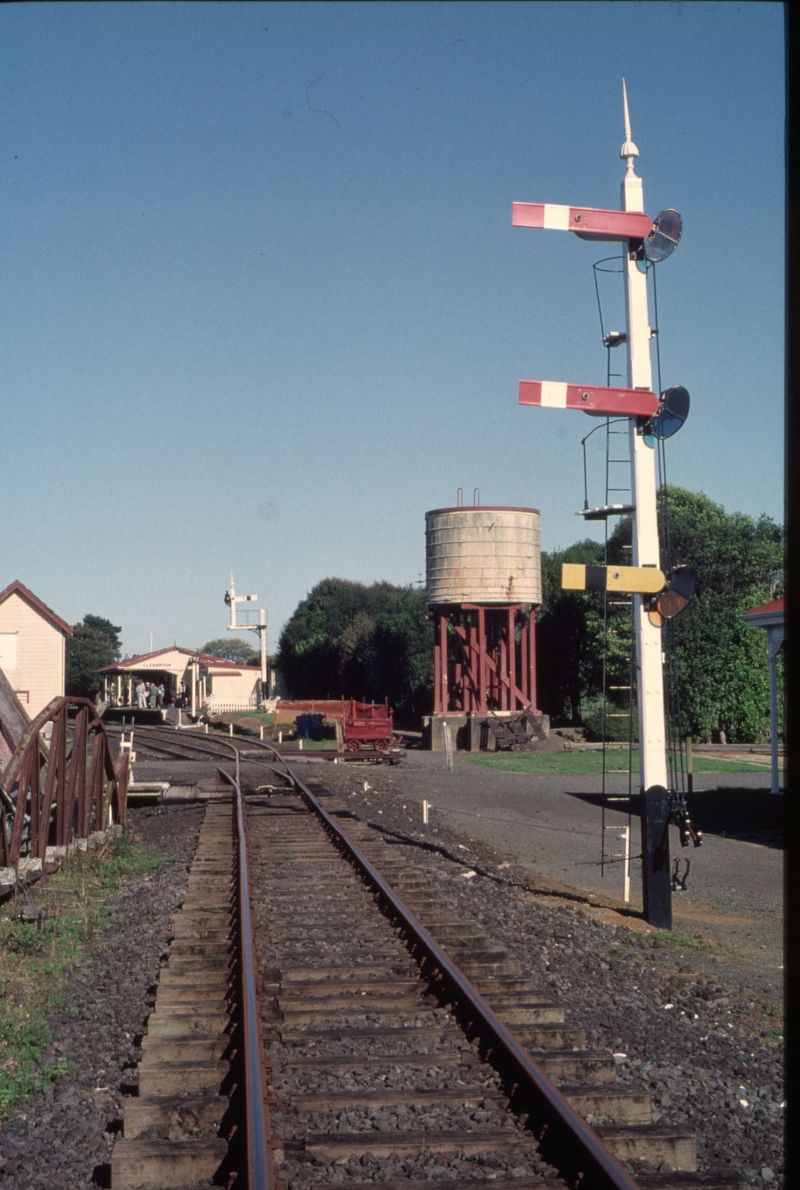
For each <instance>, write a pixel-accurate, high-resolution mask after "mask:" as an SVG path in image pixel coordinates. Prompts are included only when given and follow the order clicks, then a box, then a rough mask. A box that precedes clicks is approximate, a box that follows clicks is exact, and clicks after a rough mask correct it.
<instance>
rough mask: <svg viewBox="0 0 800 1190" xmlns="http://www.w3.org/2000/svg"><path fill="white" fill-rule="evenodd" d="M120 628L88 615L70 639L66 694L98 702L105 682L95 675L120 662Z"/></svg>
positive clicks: (68, 642) (67, 648) (76, 626)
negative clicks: (98, 695)
mask: <svg viewBox="0 0 800 1190" xmlns="http://www.w3.org/2000/svg"><path fill="white" fill-rule="evenodd" d="M121 631H122V629H121V628H120V627H118V626H117V625H114V624H112V623H111V621H110V620H104V619H103V617H102V616H93V615H86V616H84V617H83V622H82V623H81V624H75V625H74V626H73V629H72V636H71V637H69V638H68V639H67V646H66V675H65V683H64V685H65V690H66V693H67V694H70V695H72V696H73V697H79V698H94V697H95V695H96V694H97V693H98V692H99V690H100V688H101V686H102V679H101V678H99V677H97V676H96V674H95V673H94V671H95V670H96V669H102V668H103V667H104V666H106V665H113V664H114V662H115V661H118V660H119V656H120V652H121V642H120V638H119V634H120V632H121Z"/></svg>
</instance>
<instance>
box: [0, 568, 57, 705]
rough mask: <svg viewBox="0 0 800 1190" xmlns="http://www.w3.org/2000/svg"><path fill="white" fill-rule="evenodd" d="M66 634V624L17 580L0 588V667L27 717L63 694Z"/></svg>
mask: <svg viewBox="0 0 800 1190" xmlns="http://www.w3.org/2000/svg"><path fill="white" fill-rule="evenodd" d="M68 636H72V629H71V628H70V626H69V624H67V623H66V621H64V620H62V619H61V617H60V616H57V615H56V613H55V612H54V611H52V610H51V609H50V608H49V607H48V606H47V604H45V603H42V601H41V599H39V597H38V596H37V595H34V593H33V591H29V590H28V588H27V587H26V586H25V585H24V584H23V583H21V582H19V580H15V581H14V582H13V583H11V584H10V585H9V586H7V587H6V588H5V590H4V591H0V669H2V670H3V673H4V674H5V675H6V677H7V678H8V681H9V684H10V686H11V688H12V689H13V691H14V693H15V694H16V696H17V698H18V699H19V700H20V702H21V703H22V705H23V706H24V707H25V710H26V711H27V712H28V714H29V715H30V717H31V718H33V717H34V716H35V715H38V713H39V711H41V710H42V708H43V707H46V706H47V704H48V703H49V702H50V700H51V699H53V698H63V696H64V676H65V668H66V642H67V637H68Z"/></svg>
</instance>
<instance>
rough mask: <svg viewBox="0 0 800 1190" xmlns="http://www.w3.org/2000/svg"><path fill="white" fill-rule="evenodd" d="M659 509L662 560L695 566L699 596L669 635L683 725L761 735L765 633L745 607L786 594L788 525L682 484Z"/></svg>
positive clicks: (698, 731) (743, 738)
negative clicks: (747, 618)
mask: <svg viewBox="0 0 800 1190" xmlns="http://www.w3.org/2000/svg"><path fill="white" fill-rule="evenodd" d="M665 513H666V514H667V515H666V517H665ZM660 515H661V521H662V525H663V526H664V528H665V534H664V536H665V537H666V535H667V534H666V529H667V528H668V537H669V542H668V544H667V542H666V541H665V548H664V549H663V551H662V554H663V565H664V566H665V567H666V568H669V566H680V565H691V566H693V567H694V568H695V570H696V571H697V589H696V592H695V596H694V598H693V600H692V602H691V603H690V604H689V607H688V608H687V609H686V611H684V612H683V613H682V614H681V615H680V616H678V617H677V618H676V619H675V620H674V621H673V623H672V626H671V627H669V628H668V629H667V634H666V640H667V641H669V638H670V635H673V634H674V647H675V654H676V661H677V669H678V680H679V692H680V700H681V717H682V721H683V730H684V731H685V732H686V733H689V732H691V734H692V735H693V736H694V737H696V738H698V739H704V740H708V739H710V738H711V736H712V734H713V733H714V732H716V731H724V732H725V733H726V736H727V738H728V740H729V741H730V742H733V743H744V742H753V741H756V742H757V741H759V740H761V739H762V738H763V737H764V735H765V733H766V732H767V731H768V729H769V670H768V663H767V640H766V633H764V632H759V631H757V630H755V629H753V628H751V627H749V626H748V625H747V624H746V623H745V622H744V621H743V620H742V619H741V614H742V612H745V611H747V610H748V609H750V608H752V607H758V606H759V605H761V604H762V603H768V602H770V601H771V600H773V599H777V598H779V597H780V596H781V595H782V594H783V567H784V548H785V536H784V530H783V528H782V527H781V526H780V525H777V524H776V523H775V522H774V521H773V520H772V519H771V518H770V517H767V516H760V517H758V518H755V519H754V518H753V517H750V516H747V515H745V514H744V513H741V512H734V513H726V512H725V509H724V508H723V507H722V506H721V505H719V504H715V503H714V502H713V501H712V500H710V499H709V497H708V496H706V495H705V494H704V493H703V492H689V491H687V490H686V489H684V488H670V489H669V495H668V499H667V501H666V503H665V502H664V500H663V499H662V501H661V509H660ZM624 532H625V528H624V526H620V528H619V530H618V533H624ZM627 532H628V535H630V527H629V526H628V529H627Z"/></svg>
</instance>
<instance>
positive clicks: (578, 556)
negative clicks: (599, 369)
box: [66, 487, 785, 742]
mask: <svg viewBox="0 0 800 1190" xmlns="http://www.w3.org/2000/svg"><path fill="white" fill-rule="evenodd" d="M660 504H661V506H660V520H661V524H662V528H663V530H664V533H663V536H664V541H663V543H662V569H664V570H667V571H668V570H669V568H670V566H681V565H690V566H693V567H694V568H695V570H696V571H697V588H696V592H695V595H694V598H693V599H692V601H691V603H690V604H689V607H688V608H687V609H686V610H685V611H684V612H682V613H681V615H680V616H678V617H677V618H676V619H675V620H674V621H672V623H671V627H669V628H666V629H665V631H664V639H665V644H668V643H669V642H670V641H671V642H672V644H673V646H674V652H675V666H676V670H677V676H678V686H679V693H680V704H681V716H682V727H683V731H684V732H685V733H686V734H691V735H692V736H693V737H694V738H695V739H697V740H708V739H711V738H712V736H713V735H714V734H715V733H717V732H719V731H724V732H725V733H726V736H727V738H728V740H730V741H731V742H750V741H758V740H760V739H761V738H763V737H764V735H765V734H766V732H767V731H768V728H769V673H768V666H767V640H766V633H764V632H760V631H758V630H756V629H753V628H751V627H749V626H748V625H747V624H746V623H745V622H744V621H743V620H742V619H741V615H742V612H745V611H747V610H749V609H750V608H752V607H758V606H759V605H760V604H762V603H767V602H769V601H771V600H773V599H776V598H778V597H779V596H781V595H782V594H783V565H784V547H785V536H784V530H783V528H782V527H781V526H780V525H777V524H776V523H775V522H774V521H773V520H772V519H771V518H769V517H767V516H761V517H758V518H753V517H750V516H747V515H745V514H743V513H740V512H734V513H727V512H726V511H725V509H724V508H723V507H722V506H721V505H719V504H715V503H714V501H712V500H711V499H709V497H708V496H706V495H705V494H704V493H702V492H690V491H687V490H686V489H684V488H678V487H672V488H670V489H669V491H668V495H667V497H663V496H662V497H661V501H660ZM631 528H632V526H631V521H630V518H625V519H621V520H620V521H618V523H617V525H616V527H615V528H614V530H613V532H612V533H611V534H610V535H609V538H608V542H607V547H604V545H603V544H602V543H598V542H595V541H590V540H584V541H579V542H576V543H574V544H573V545H571V546H570V547H569V548H568V549H565V550H554V551H551V552H543V553H542V596H543V598H542V607H541V610H540V611H539V613H538V615H537V651H538V664H537V674H538V689H539V698H538V701H539V706H540V708H541V710H543V711H544V712H545V713H546V714H548V715H550V717H551V721H552V722H553V724H554V725H568V724H570V725H574V726H581V725H584V724H587V723H588V724H589V726H590V727H592V726H593V727H594V728H595V730H597V725H598V719H599V716H598V711H597V706H598V700H599V699H600V698H601V696H602V693H603V688H604V683H605V687H606V690H608V688H609V687H610V686H611V687H617V688H618V691H619V688H620V687H625V686H626V685H629V684H630V682H629V680H628V679H627V677H626V675H627V674H628V667H629V663H630V642H631V626H630V612H629V610H628V609H627V608H626V607H625V606H623V604H624V600H619V601H617V600H610V601H609V603H610V606H609V608H608V616H607V618H606V619H605V620H604V615H603V596H602V594H601V593H599V592H583V591H562V590H561V565H562V563H563V562H580V563H584V564H587V565H603V564H604V559H606V560H607V562H608V564H609V565H614V564H626V563H629V562H630V557H631V551H630V545H631ZM73 632H74V634H73V636H72V637H71V638H70V639H69V640H68V641H67V687H66V688H67V693H69V694H73V695H75V694H83V695H85V696H88V697H93V696H94V695H95V694H96V693H97V692H98V690H99V688H100V683H99V681H98V680H97V678H95V676H94V673H93V671H94V670H95V669H99V668H101V667H102V666H104V665H111V664H113V662H115V661H117V660H118V659H119V656H120V637H119V633H120V632H121V629H120V628H119V627H117V626H115V625H114V624H112V623H111V622H110V621H109V620H105V619H103V618H102V617H101V616H96V615H87V616H84V619H83V622H82V623H81V624H76V625H75V627H74V630H73ZM202 651H203V652H206V653H211V654H213V655H215V656H220V657H228V658H229V659H230V660H235V661H237V662H238V663H240V664H243V663H246V662H248V661H250V662H251V663H252V662H254V661H256V660H257V657H258V653H257V651H256V650H255V649H253V648H251V646H250V645H249V644H247V642H245V641H241V640H236V639H235V638H234V639H226V638H222V639H219V640H213V641H208V642H207V643H206V644H205V645H204V646H203V650H202ZM277 663H278V665H279V667H280V670H281V673H282V675H283V677H284V680H285V682H286V684H287V686H288V688H289V690H290V691H291V693H292V694H293V695H294V696H295V697H297V698H321V699H322V698H340V697H344V698H356V699H359V700H360V701H361V700H363V701H366V702H371V701H376V702H383V700H384V699H385V698H388V700H389V702H390V703H391V705H392V706H393V707H394V708H395V710H396V712H397V715H398V720H399V721H400V722H401V723H404V724H405V725H409V726H410V725H411V724H416V723H418V721H419V718H420V716H421V715H423V714H427V713H429V712H430V710H431V706H432V698H433V624H432V622H431V620H430V619H429V618H428V611H427V607H426V604H425V593H424V591H422V590H420V589H419V588H417V587H414V586H411V585H409V586H405V587H400V586H394V585H392V584H391V583H386V582H379V583H373V584H372V585H371V586H366V585H365V584H363V583H359V582H353V581H351V580H348V579H342V578H325V579H323V580H322V581H321V582H320V583H318V584H317V585H316V586H315V587H314V588H313V590H312V591H310V592H309V594H308V595H307V596H306V598H305V599H303V600H301V602H300V603H299V604H298V606H297V608H296V609H295V611H294V612H293V613H292V615H291V617H290V618H289V620H288V622H287V623H286V626H285V627H284V629H283V632H282V633H281V636H280V641H279V648H278V655H277ZM610 699H611V702H610V706H611V707H612V709H613V708H614V706H615V705H616V704H620V705H621V704H623V703H624V700H625V694H624V691H623V692H622V693H619V692H617V693H615V692H613V691H612V693H611V695H610ZM615 723H622V724H623V726H624V730H626V731H627V726H626V725H625V721H624V719H619V720H617V719H607V720H606V724H605V726H606V734H607V735H608V734H609V731H608V729H609V727H610V726H613V724H615Z"/></svg>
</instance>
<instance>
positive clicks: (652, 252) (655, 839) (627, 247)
mask: <svg viewBox="0 0 800 1190" xmlns="http://www.w3.org/2000/svg"><path fill="white" fill-rule="evenodd" d="M622 106H623V130H624V136H625V141H624V144H623V146H622V148H621V150H620V157H621V158H622V159H623V161H624V162H625V164H626V170H625V176H624V178H623V180H622V188H621V189H622V194H621V209H620V210H617V211H613V210H600V209H598V208H592V207H576V206H561V205H556V204H553V203H528V202H515V203H514V204H513V208H512V218H511V221H512V223H513V224H514V225H515V226H517V227H535V228H545V229H548V228H549V229H552V230H556V231H570V232H573V233H574V234H575V235H576V236H577V237H578V238H579V239H583V240H601V241H607V242H608V241H615V240H616V241H622V271H623V276H624V284H625V310H626V321H627V329H626V332H625V334H624V335H620V334H618V333H617V332H612V333H611V334H610V335H607V336H606V337H605V340H604V341H605V343H606V346H614V345H616V344H617V343H622V342H625V343H627V350H628V375H627V387H626V388H619V387H616V388H612V387H603V386H598V385H578V384H571V383H565V382H563V381H548V380H521V381H520V385H519V403H520V404H521V405H534V406H539V407H547V406H549V407H550V408H556V409H582V410H584V412H587V413H592V414H594V415H598V414H599V415H602V414H606V415H607V416H609V417H615V418H620V417H625V418H627V419H628V424H629V435H630V452H631V505H630V506H622V505H610V506H609V507H607V508H600V509H594V510H592V512H593V513H595V514H599V516H601V517H605V516H619V515H621V514H622V513H630V515H631V519H632V523H633V532H632V536H633V543H632V549H633V558H632V562H633V567H632V568H631V572H630V575H628V576H627V584H626V585H625V586H624V588H622V587H619V588H618V589H625V590H627V591H629V592H630V593H631V594H632V595H633V599H634V617H635V625H636V661H637V668H638V682H637V697H638V710H639V744H640V750H639V756H640V765H641V779H642V799H641V805H642V853H643V857H644V858H643V869H642V870H643V890H644V907H645V916H646V918H647V920H648V921H649V922H650V923H651V925H658V926H662V927H666V928H670V927H671V924H672V910H671V903H670V883H669V841H668V839H669V837H668V831H667V827H668V822H669V815H670V807H669V803H668V776H667V756H666V743H667V741H666V717H665V713H664V676H663V655H662V641H661V624H662V621H663V618H665V617H669V616H672V615H675V614H677V613H678V611H680V610H681V608H682V607H685V606H686V604H687V603H688V600H689V598H691V592H692V591H693V590H694V579H693V577H692V578H690V577H689V576H688V575H686V576H685V581H686V584H687V586H686V593H685V595H682V594H680V592H678V591H677V590H674V591H672V592H671V596H670V597H671V599H672V603H671V604H670V603H669V601H666V602H664V603H663V604H662V601H661V600H658V601H656V603H655V604H654V603H653V600H652V598H650V597H646V596H647V595H648V593H652V592H654V591H656V590H657V588H658V587H659V585H660V583H661V581H662V580H663V577H664V576H663V575H661V574H660V559H659V534H658V509H657V495H656V453H655V449H654V446H655V441H654V438H655V437H658V438H666V437H669V436H671V434H673V433H674V432H675V431H676V430H677V429H678V428H680V426H681V425H682V424H683V422H684V421H685V419H686V414H687V413H688V407H689V394H688V393H687V392H686V390H685V389H683V388H682V387H680V386H677V387H676V388H673V389H669V390H668V391H667V392H666V393H663V394H661V396H660V397H659V396H657V395H656V394H655V393H654V392H653V391H652V384H653V378H652V368H651V362H650V340H651V338H652V337H653V333H654V332H653V331H652V329H651V327H650V320H649V313H648V302H647V273H646V269H647V264H646V262H647V261H650V262H653V263H655V262H656V261H659V260H664V259H665V258H666V257H667V256H669V255H670V253H671V252H673V251H674V249H675V248H676V247H677V244H678V241H679V240H680V236H681V226H682V224H681V218H680V215H679V214H678V213H677V211H674V210H672V209H671V208H669V209H667V210H665V211H662V212H661V213H660V214H659V215H658V216H657V218H656V219H655V220H652V219H651V218H650V217H649V216H648V215H647V214H645V210H644V193H643V188H642V179H641V178H639V177H637V175H636V173H635V171H634V162H635V160H636V158H637V157H638V156H639V150H638V149H637V148H636V145H635V144H634V143H633V140H632V139H631V122H630V116H629V113H628V95H627V90H626V88H625V81H624V79H623V82H622ZM642 264H644V268H645V271H642V268H641V265H642ZM586 511H587V512H588V511H589V510H586ZM582 515H583V514H582ZM593 519H598V516H594V517H593ZM589 569H591V568H584V567H565V568H564V570H565V571H567V572H570V571H578V570H580V571H584V570H586V571H587V572H588V570H589ZM598 569H601V568H598ZM624 569H625V568H618V571H619V573H618V574H617V575H616V577H617V578H620V576H621V571H622V570H624ZM680 569H681V568H678V570H680ZM683 569H688V568H683ZM654 571H655V572H656V573H657V574H658V580H657V581H656V579H655V575H654V573H653V572H654ZM676 573H677V572H676ZM564 579H565V576H564V575H562V586H565V587H566V586H576V587H584V586H588V585H591V584H590V583H589V582H588V579H584V578H581V577H576V576H572V577H571V578H569V581H564ZM592 581H594V580H592ZM608 581H609V579H608V577H606V578H604V579H603V585H604V586H606V584H607V582H608ZM683 581H684V580H683V579H682V580H681V582H683ZM654 582H655V586H654V585H653V583H654ZM675 586H676V580H675V578H674V577H673V579H671V580H670V587H675ZM698 842H699V840H698V839H696V840H695V844H696V845H698Z"/></svg>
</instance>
